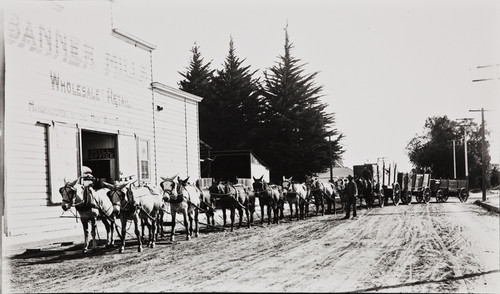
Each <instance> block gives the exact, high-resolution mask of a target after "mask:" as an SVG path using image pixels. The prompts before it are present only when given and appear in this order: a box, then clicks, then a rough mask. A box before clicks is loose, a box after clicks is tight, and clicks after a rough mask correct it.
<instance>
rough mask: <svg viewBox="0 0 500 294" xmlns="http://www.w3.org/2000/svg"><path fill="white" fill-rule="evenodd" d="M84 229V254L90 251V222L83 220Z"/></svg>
mask: <svg viewBox="0 0 500 294" xmlns="http://www.w3.org/2000/svg"><path fill="white" fill-rule="evenodd" d="M81 221H82V227H83V250H82V251H83V253H85V252H87V251H89V249H88V248H89V221H88V220H87V219H81Z"/></svg>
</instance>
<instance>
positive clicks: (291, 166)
mask: <svg viewBox="0 0 500 294" xmlns="http://www.w3.org/2000/svg"><path fill="white" fill-rule="evenodd" d="M292 48H293V45H292V43H290V41H289V39H288V30H287V29H286V30H285V46H284V49H285V52H284V55H283V56H279V60H278V62H277V63H276V65H274V66H273V67H271V68H269V69H268V70H266V71H265V72H264V79H265V80H264V85H263V90H264V92H263V102H264V107H265V108H264V111H263V113H262V115H261V122H262V124H261V126H262V127H261V128H260V130H259V136H257V138H256V140H257V143H258V144H257V145H258V148H257V149H258V154H259V155H260V156H261V157H262V158H263V160H264V161H265V162H266V163H267V164H268V165H269V166H270V167H271V179H272V181H274V182H279V181H280V180H281V179H282V177H283V176H287V177H289V176H294V178H296V179H297V180H300V179H303V178H304V176H305V175H306V174H313V173H319V172H322V171H324V170H326V169H327V168H328V167H329V166H330V155H329V146H328V136H331V137H332V143H331V144H332V148H331V149H332V157H333V158H332V162H334V161H335V160H337V159H338V158H339V157H340V155H341V154H342V152H343V150H342V147H341V146H340V144H339V141H340V140H341V139H342V134H340V133H339V132H338V131H337V130H336V129H333V124H334V116H333V114H327V113H326V112H325V109H326V107H327V105H326V104H324V103H321V101H320V98H321V97H322V95H321V91H322V86H316V85H315V81H314V80H315V78H316V75H317V74H318V72H314V73H312V74H305V73H304V66H303V65H300V64H298V63H299V62H300V60H299V59H297V58H294V57H292V56H291V49H292Z"/></svg>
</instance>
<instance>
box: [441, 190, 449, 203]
mask: <svg viewBox="0 0 500 294" xmlns="http://www.w3.org/2000/svg"><path fill="white" fill-rule="evenodd" d="M448 197H449V195H448V194H447V193H444V192H443V198H442V199H441V200H443V202H446V201H447V200H448Z"/></svg>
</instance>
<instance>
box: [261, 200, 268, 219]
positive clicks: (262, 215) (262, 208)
mask: <svg viewBox="0 0 500 294" xmlns="http://www.w3.org/2000/svg"><path fill="white" fill-rule="evenodd" d="M259 205H260V216H261V218H260V223H261V224H263V223H264V204H262V202H260V201H259ZM267 215H268V217H269V212H268V213H267Z"/></svg>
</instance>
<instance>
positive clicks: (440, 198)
mask: <svg viewBox="0 0 500 294" xmlns="http://www.w3.org/2000/svg"><path fill="white" fill-rule="evenodd" d="M443 197H444V195H443V190H437V192H436V201H437V202H444V198H443Z"/></svg>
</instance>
